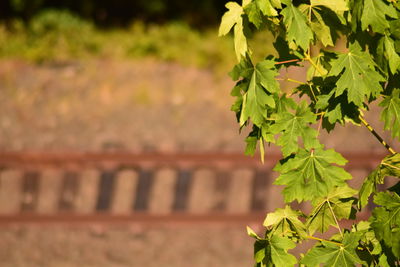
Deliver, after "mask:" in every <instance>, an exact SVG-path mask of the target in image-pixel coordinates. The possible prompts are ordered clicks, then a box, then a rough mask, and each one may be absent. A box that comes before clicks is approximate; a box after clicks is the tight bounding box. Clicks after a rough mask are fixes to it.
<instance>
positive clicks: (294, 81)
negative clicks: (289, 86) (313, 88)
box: [286, 78, 307, 84]
mask: <svg viewBox="0 0 400 267" xmlns="http://www.w3.org/2000/svg"><path fill="white" fill-rule="evenodd" d="M286 81H288V82H292V83H298V84H307V83H305V82H301V81H298V80H294V79H291V78H287V79H286Z"/></svg>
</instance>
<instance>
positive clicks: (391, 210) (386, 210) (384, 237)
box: [370, 192, 400, 258]
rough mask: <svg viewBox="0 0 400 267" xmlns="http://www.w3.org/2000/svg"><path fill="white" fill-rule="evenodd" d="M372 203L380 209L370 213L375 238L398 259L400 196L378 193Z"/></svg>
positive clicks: (399, 251) (399, 253)
mask: <svg viewBox="0 0 400 267" xmlns="http://www.w3.org/2000/svg"><path fill="white" fill-rule="evenodd" d="M374 202H375V203H376V204H378V205H381V206H382V207H378V208H375V209H374V210H373V212H372V218H371V219H370V220H371V227H372V228H373V229H374V231H375V235H376V237H377V238H378V239H379V240H381V241H383V242H384V243H386V244H387V245H388V246H389V247H392V252H393V254H394V255H395V256H396V257H398V258H400V196H399V195H398V194H396V193H388V192H380V193H378V194H377V195H376V196H375V198H374Z"/></svg>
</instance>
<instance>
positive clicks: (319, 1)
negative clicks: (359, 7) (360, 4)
mask: <svg viewBox="0 0 400 267" xmlns="http://www.w3.org/2000/svg"><path fill="white" fill-rule="evenodd" d="M310 2H311V6H326V7H328V8H329V9H331V10H333V11H334V12H336V13H337V14H340V15H343V12H344V11H347V10H349V7H348V1H347V0H335V1H332V0H311V1H310Z"/></svg>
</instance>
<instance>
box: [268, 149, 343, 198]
mask: <svg viewBox="0 0 400 267" xmlns="http://www.w3.org/2000/svg"><path fill="white" fill-rule="evenodd" d="M346 162H347V161H346V159H344V158H343V157H342V156H341V155H340V154H339V153H337V152H335V151H334V150H333V149H329V150H324V149H323V148H316V149H315V150H311V151H308V150H305V149H300V150H299V151H298V153H297V154H296V155H295V156H294V157H293V158H290V159H289V160H287V162H285V163H283V164H278V165H277V166H276V167H275V168H274V170H275V171H278V172H280V173H281V175H280V176H279V177H278V178H277V179H276V180H275V182H274V184H278V185H286V187H285V189H284V190H283V194H284V197H285V202H291V201H293V200H296V199H297V200H298V201H299V202H301V201H303V200H311V199H315V198H319V197H323V196H326V195H328V193H329V192H330V191H332V190H333V188H334V187H336V186H343V185H345V182H344V181H345V180H348V179H351V175H350V174H349V173H348V172H346V171H345V170H344V169H343V168H340V167H337V166H334V165H332V164H337V165H344V164H345V163H346Z"/></svg>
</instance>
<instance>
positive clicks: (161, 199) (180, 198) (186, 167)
mask: <svg viewBox="0 0 400 267" xmlns="http://www.w3.org/2000/svg"><path fill="white" fill-rule="evenodd" d="M344 156H345V158H347V159H348V160H349V164H348V166H347V168H348V169H349V170H350V171H352V170H360V169H361V170H364V171H365V173H366V172H368V171H370V170H371V169H373V168H374V167H375V166H376V165H377V164H378V163H379V162H380V161H381V160H382V158H383V157H384V156H385V155H382V154H371V153H349V154H344ZM279 159H280V156H279V155H277V154H272V155H271V154H270V155H267V157H266V162H265V164H261V163H260V161H259V159H258V157H254V158H252V157H246V156H244V155H242V154H227V153H201V154H198V153H171V154H158V153H144V154H134V153H128V152H112V153H76V152H63V153H48V152H0V226H6V225H15V224H37V225H43V224H59V223H61V224H71V225H79V224H92V223H103V224H126V223H138V224H142V225H152V226H158V225H177V224H194V223H195V224H200V223H201V224H206V223H208V224H210V223H211V224H231V225H245V224H251V223H260V222H261V221H262V219H263V217H264V216H265V213H266V212H267V211H269V210H271V209H272V208H273V207H276V206H279V205H281V204H282V203H281V202H279V200H278V198H279V195H280V194H279V188H275V187H274V186H272V185H271V183H272V176H273V174H272V171H271V169H272V167H273V166H274V165H275V164H276V162H277V161H278V160H279ZM48 170H52V171H53V172H52V174H51V175H49V174H46V173H47V172H48ZM87 170H91V171H92V172H93V171H94V172H95V173H94V174H92V175H91V176H90V177H89V176H87V175H86V174H85V173H86V172H87ZM165 170H167V172H165ZM204 170H206V171H204ZM160 173H163V174H160ZM166 173H167V174H166ZM168 173H169V174H168ZM200 173H202V174H201V175H200ZM207 181H208V184H207ZM199 187H200V188H203V189H202V190H203V191H201V190H200V189H198V188H199ZM196 190H197V191H196ZM205 203H209V204H207V205H206V204H205ZM269 203H270V204H269Z"/></svg>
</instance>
